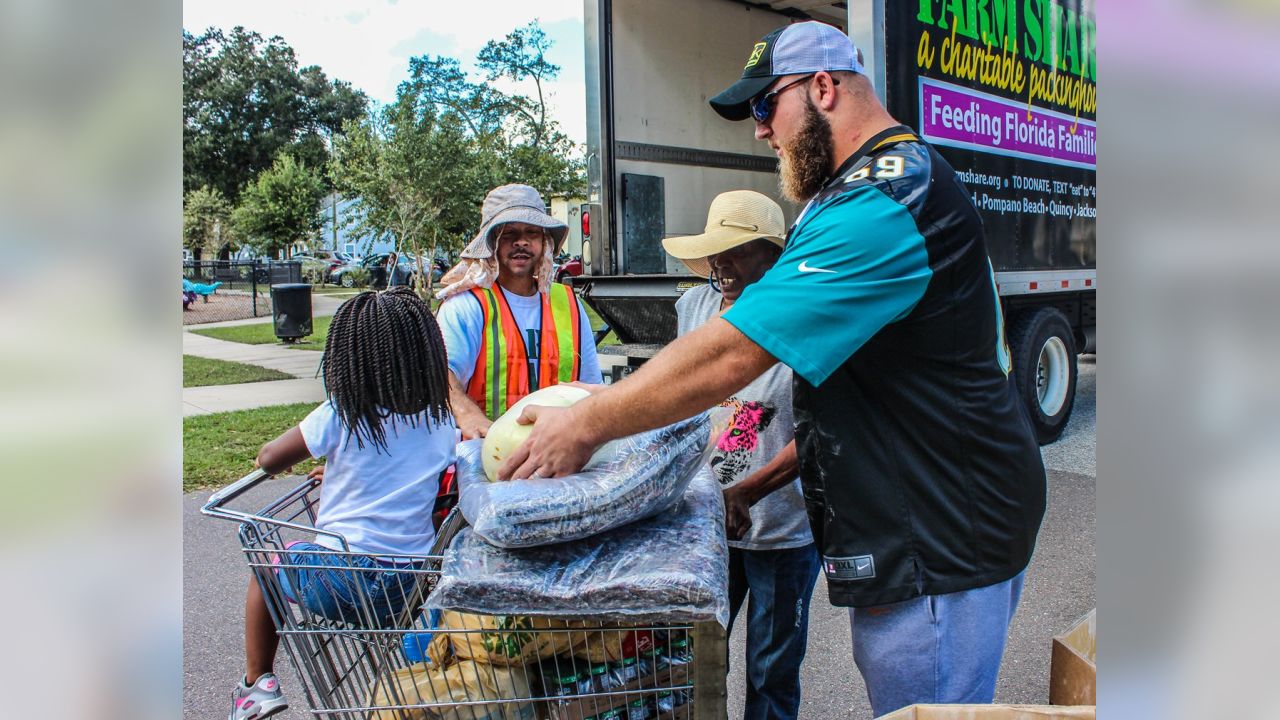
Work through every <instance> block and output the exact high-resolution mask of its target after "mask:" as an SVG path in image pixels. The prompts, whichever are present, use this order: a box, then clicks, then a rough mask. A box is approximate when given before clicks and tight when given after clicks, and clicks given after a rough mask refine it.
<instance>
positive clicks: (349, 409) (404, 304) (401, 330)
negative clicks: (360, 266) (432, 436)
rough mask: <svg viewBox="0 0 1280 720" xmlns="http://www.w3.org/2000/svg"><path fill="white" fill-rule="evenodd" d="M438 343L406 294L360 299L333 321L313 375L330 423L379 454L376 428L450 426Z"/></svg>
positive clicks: (400, 290)
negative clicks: (392, 422)
mask: <svg viewBox="0 0 1280 720" xmlns="http://www.w3.org/2000/svg"><path fill="white" fill-rule="evenodd" d="M445 358H446V355H445V347H444V339H443V338H442V337H441V335H440V326H439V325H437V324H436V319H435V317H434V316H433V315H432V314H431V308H429V307H428V306H427V304H426V303H425V302H423V301H422V299H421V298H419V297H418V296H417V295H416V294H415V293H414V292H413V290H412V289H410V288H408V287H394V288H391V289H390V290H384V291H382V292H371V291H370V292H362V293H360V294H359V295H356V296H355V297H353V298H351V299H350V300H348V301H346V302H344V303H342V305H341V306H340V307H339V308H338V311H337V312H336V313H334V315H333V322H332V324H331V325H330V326H329V335H328V337H327V338H326V339H325V343H324V355H323V356H322V357H321V359H320V370H321V372H322V373H323V375H324V390H325V395H327V396H328V398H329V400H330V402H331V403H332V404H333V406H334V409H335V410H336V412H337V414H338V418H339V419H340V420H341V421H342V424H343V426H344V427H346V428H347V429H348V430H349V431H350V432H351V433H352V434H353V435H354V436H355V439H356V443H357V444H358V445H359V446H360V448H362V449H363V448H364V443H365V441H366V440H367V441H369V442H371V443H373V445H374V448H375V449H377V448H382V449H386V447H387V441H386V433H385V432H384V426H383V421H385V420H386V419H387V418H389V417H392V416H395V417H396V418H397V419H399V420H402V421H404V422H407V423H408V424H409V426H410V427H416V426H417V423H418V416H419V415H421V414H422V413H424V412H425V413H426V415H427V417H429V418H430V419H431V420H432V421H433V422H434V423H436V424H444V423H446V422H450V421H451V416H450V411H449V382H448V365H447V364H446V360H445Z"/></svg>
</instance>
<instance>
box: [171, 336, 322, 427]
mask: <svg viewBox="0 0 1280 720" xmlns="http://www.w3.org/2000/svg"><path fill="white" fill-rule="evenodd" d="M182 354H184V355H196V356H199V357H204V358H213V359H215V360H228V361H230V362H238V363H245V364H247V365H257V366H258V367H265V368H271V369H272V370H279V371H280V372H282V373H286V374H289V375H292V376H293V377H294V378H296V379H294V380H271V381H267V382H254V383H241V384H239V385H207V386H204V387H191V388H183V389H182V416H183V417H188V416H191V415H207V414H209V413H215V412H227V411H228V410H249V409H251V408H258V407H267V406H268V405H287V404H290V403H300V402H314V403H317V404H318V403H319V402H320V401H321V400H323V399H324V383H323V382H322V381H321V380H320V378H319V377H317V373H318V371H319V369H320V355H321V353H320V352H319V351H317V350H291V349H289V348H286V347H283V346H281V345H277V344H275V343H269V344H262V345H249V344H247V343H238V342H230V341H228V340H217V339H215V338H211V337H205V336H204V335H197V334H195V333H193V332H187V331H185V330H184V331H183V333H182Z"/></svg>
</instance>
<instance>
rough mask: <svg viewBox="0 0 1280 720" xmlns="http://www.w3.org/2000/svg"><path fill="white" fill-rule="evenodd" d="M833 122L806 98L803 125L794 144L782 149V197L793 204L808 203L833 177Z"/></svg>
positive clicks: (792, 142) (794, 139)
mask: <svg viewBox="0 0 1280 720" xmlns="http://www.w3.org/2000/svg"><path fill="white" fill-rule="evenodd" d="M833 142H834V140H833V136H832V134H831V123H829V122H827V119H826V118H825V117H823V116H822V113H820V112H818V108H817V107H815V106H814V104H813V101H812V100H810V99H809V98H808V97H805V108H804V122H803V123H802V124H801V125H800V132H798V133H796V136H795V137H794V138H792V140H791V142H789V143H787V144H786V145H783V146H782V150H783V153H782V161H781V177H780V178H779V183H778V184H779V186H780V187H781V189H782V194H783V195H785V196H786V197H787V199H789V200H791V201H792V202H797V203H803V202H808V201H809V198H811V197H813V196H814V195H817V194H818V191H819V190H821V189H822V186H823V185H826V184H827V180H829V179H830V177H831V167H832V165H834V164H835V152H834V151H833V150H832V143H833Z"/></svg>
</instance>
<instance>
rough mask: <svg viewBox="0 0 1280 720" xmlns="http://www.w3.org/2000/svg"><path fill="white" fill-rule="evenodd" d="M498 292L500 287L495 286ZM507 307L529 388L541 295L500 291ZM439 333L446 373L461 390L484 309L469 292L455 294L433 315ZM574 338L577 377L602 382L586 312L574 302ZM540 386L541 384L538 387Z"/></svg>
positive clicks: (538, 333)
mask: <svg viewBox="0 0 1280 720" xmlns="http://www.w3.org/2000/svg"><path fill="white" fill-rule="evenodd" d="M498 287H499V289H501V286H498ZM502 294H503V296H504V297H506V299H507V304H508V305H510V306H511V314H512V316H514V317H515V319H516V325H518V326H520V337H522V338H524V349H525V353H526V354H527V357H528V358H529V379H530V383H529V384H530V386H532V385H533V382H532V381H533V379H534V378H537V377H538V356H539V353H540V351H541V348H542V296H541V295H530V296H528V297H525V296H524V295H516V294H515V293H512V292H507V291H506V290H502ZM436 320H437V321H438V322H439V324H440V333H441V335H443V336H444V346H445V350H446V351H447V352H448V353H449V370H450V372H452V373H453V374H454V375H456V376H457V378H458V380H459V381H460V382H462V385H463V387H466V385H467V383H468V382H470V380H471V373H473V372H475V369H476V359H477V357H478V356H479V355H480V337H481V336H482V335H483V333H484V310H482V309H481V308H480V303H478V302H476V298H475V296H474V295H472V294H471V293H469V292H464V293H459V294H457V295H454V296H453V297H451V298H449V299H448V300H445V301H444V302H443V303H441V304H440V310H439V311H437V313H436ZM578 337H579V342H580V347H581V348H582V357H581V358H580V359H579V363H578V370H579V373H578V377H579V379H580V380H581V381H582V382H585V383H597V384H598V383H601V382H604V381H603V380H602V379H601V376H600V358H598V357H597V356H596V342H595V335H594V334H593V333H592V331H591V321H590V320H588V319H587V311H586V310H585V309H584V308H583V307H582V303H581V302H579V303H578ZM539 387H541V385H539Z"/></svg>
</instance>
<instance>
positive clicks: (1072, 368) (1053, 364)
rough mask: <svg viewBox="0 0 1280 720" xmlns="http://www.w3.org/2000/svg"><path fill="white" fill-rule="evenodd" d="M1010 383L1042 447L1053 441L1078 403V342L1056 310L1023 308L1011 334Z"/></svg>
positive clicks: (1064, 318)
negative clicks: (1022, 404)
mask: <svg viewBox="0 0 1280 720" xmlns="http://www.w3.org/2000/svg"><path fill="white" fill-rule="evenodd" d="M1009 344H1010V352H1011V353H1012V355H1013V383H1014V387H1016V388H1017V390H1018V397H1019V398H1020V399H1021V400H1022V402H1023V403H1024V404H1025V405H1026V407H1027V414H1028V415H1029V416H1030V418H1031V424H1032V426H1033V427H1034V428H1035V431H1036V439H1037V440H1038V441H1039V442H1040V444H1041V445H1048V444H1049V443H1051V442H1053V441H1054V440H1057V439H1058V437H1059V436H1060V435H1062V431H1063V430H1064V429H1066V427H1067V420H1068V419H1069V418H1070V417H1071V408H1072V407H1073V406H1074V405H1075V400H1076V372H1077V367H1076V343H1075V335H1074V333H1072V331H1071V324H1070V323H1068V322H1067V318H1066V316H1065V315H1063V314H1062V313H1061V312H1060V311H1059V310H1057V309H1056V308H1040V309H1038V310H1027V311H1025V312H1023V313H1022V314H1021V315H1019V316H1018V317H1017V318H1016V319H1015V321H1014V323H1013V328H1012V332H1011V333H1010V334H1009Z"/></svg>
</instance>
